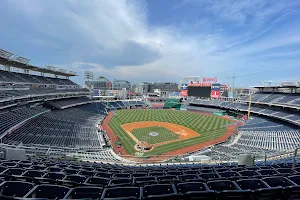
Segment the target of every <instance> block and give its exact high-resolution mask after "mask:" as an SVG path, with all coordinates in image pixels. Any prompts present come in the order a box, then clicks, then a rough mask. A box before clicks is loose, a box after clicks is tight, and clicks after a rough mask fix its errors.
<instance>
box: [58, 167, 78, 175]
mask: <svg viewBox="0 0 300 200" xmlns="http://www.w3.org/2000/svg"><path fill="white" fill-rule="evenodd" d="M78 172H79V171H78V170H75V169H71V168H69V169H64V170H63V171H62V173H64V174H77V173H78Z"/></svg>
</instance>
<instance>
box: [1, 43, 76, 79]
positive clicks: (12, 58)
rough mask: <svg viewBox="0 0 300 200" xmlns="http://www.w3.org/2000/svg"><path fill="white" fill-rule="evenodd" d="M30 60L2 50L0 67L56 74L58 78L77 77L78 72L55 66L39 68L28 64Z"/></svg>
mask: <svg viewBox="0 0 300 200" xmlns="http://www.w3.org/2000/svg"><path fill="white" fill-rule="evenodd" d="M29 61H30V60H29V59H27V58H23V57H21V56H17V55H14V54H12V53H10V52H8V51H5V50H2V49H0V65H5V66H10V67H15V68H19V69H24V70H30V71H36V72H41V73H47V74H54V75H57V76H77V74H76V72H72V71H67V70H64V69H58V68H56V67H53V66H46V68H42V67H37V66H33V65H30V64H28V63H29Z"/></svg>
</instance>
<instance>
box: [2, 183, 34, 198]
mask: <svg viewBox="0 0 300 200" xmlns="http://www.w3.org/2000/svg"><path fill="white" fill-rule="evenodd" d="M33 187H34V184H33V183H28V182H20V181H7V182H3V183H1V185H0V188H1V195H3V196H11V197H23V196H25V195H26V194H27V193H28V192H29V191H30V190H31V189H32V188H33Z"/></svg>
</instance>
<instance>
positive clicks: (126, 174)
mask: <svg viewBox="0 0 300 200" xmlns="http://www.w3.org/2000/svg"><path fill="white" fill-rule="evenodd" d="M113 178H131V174H128V173H115V174H114V175H113Z"/></svg>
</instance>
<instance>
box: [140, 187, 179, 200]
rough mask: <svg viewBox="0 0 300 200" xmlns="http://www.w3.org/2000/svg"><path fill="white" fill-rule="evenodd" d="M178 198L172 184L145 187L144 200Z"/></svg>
mask: <svg viewBox="0 0 300 200" xmlns="http://www.w3.org/2000/svg"><path fill="white" fill-rule="evenodd" d="M176 197H177V191H176V188H175V186H174V185H173V184H172V185H170V184H155V185H146V186H144V187H143V198H144V199H165V200H168V199H170V200H172V199H174V198H176Z"/></svg>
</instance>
